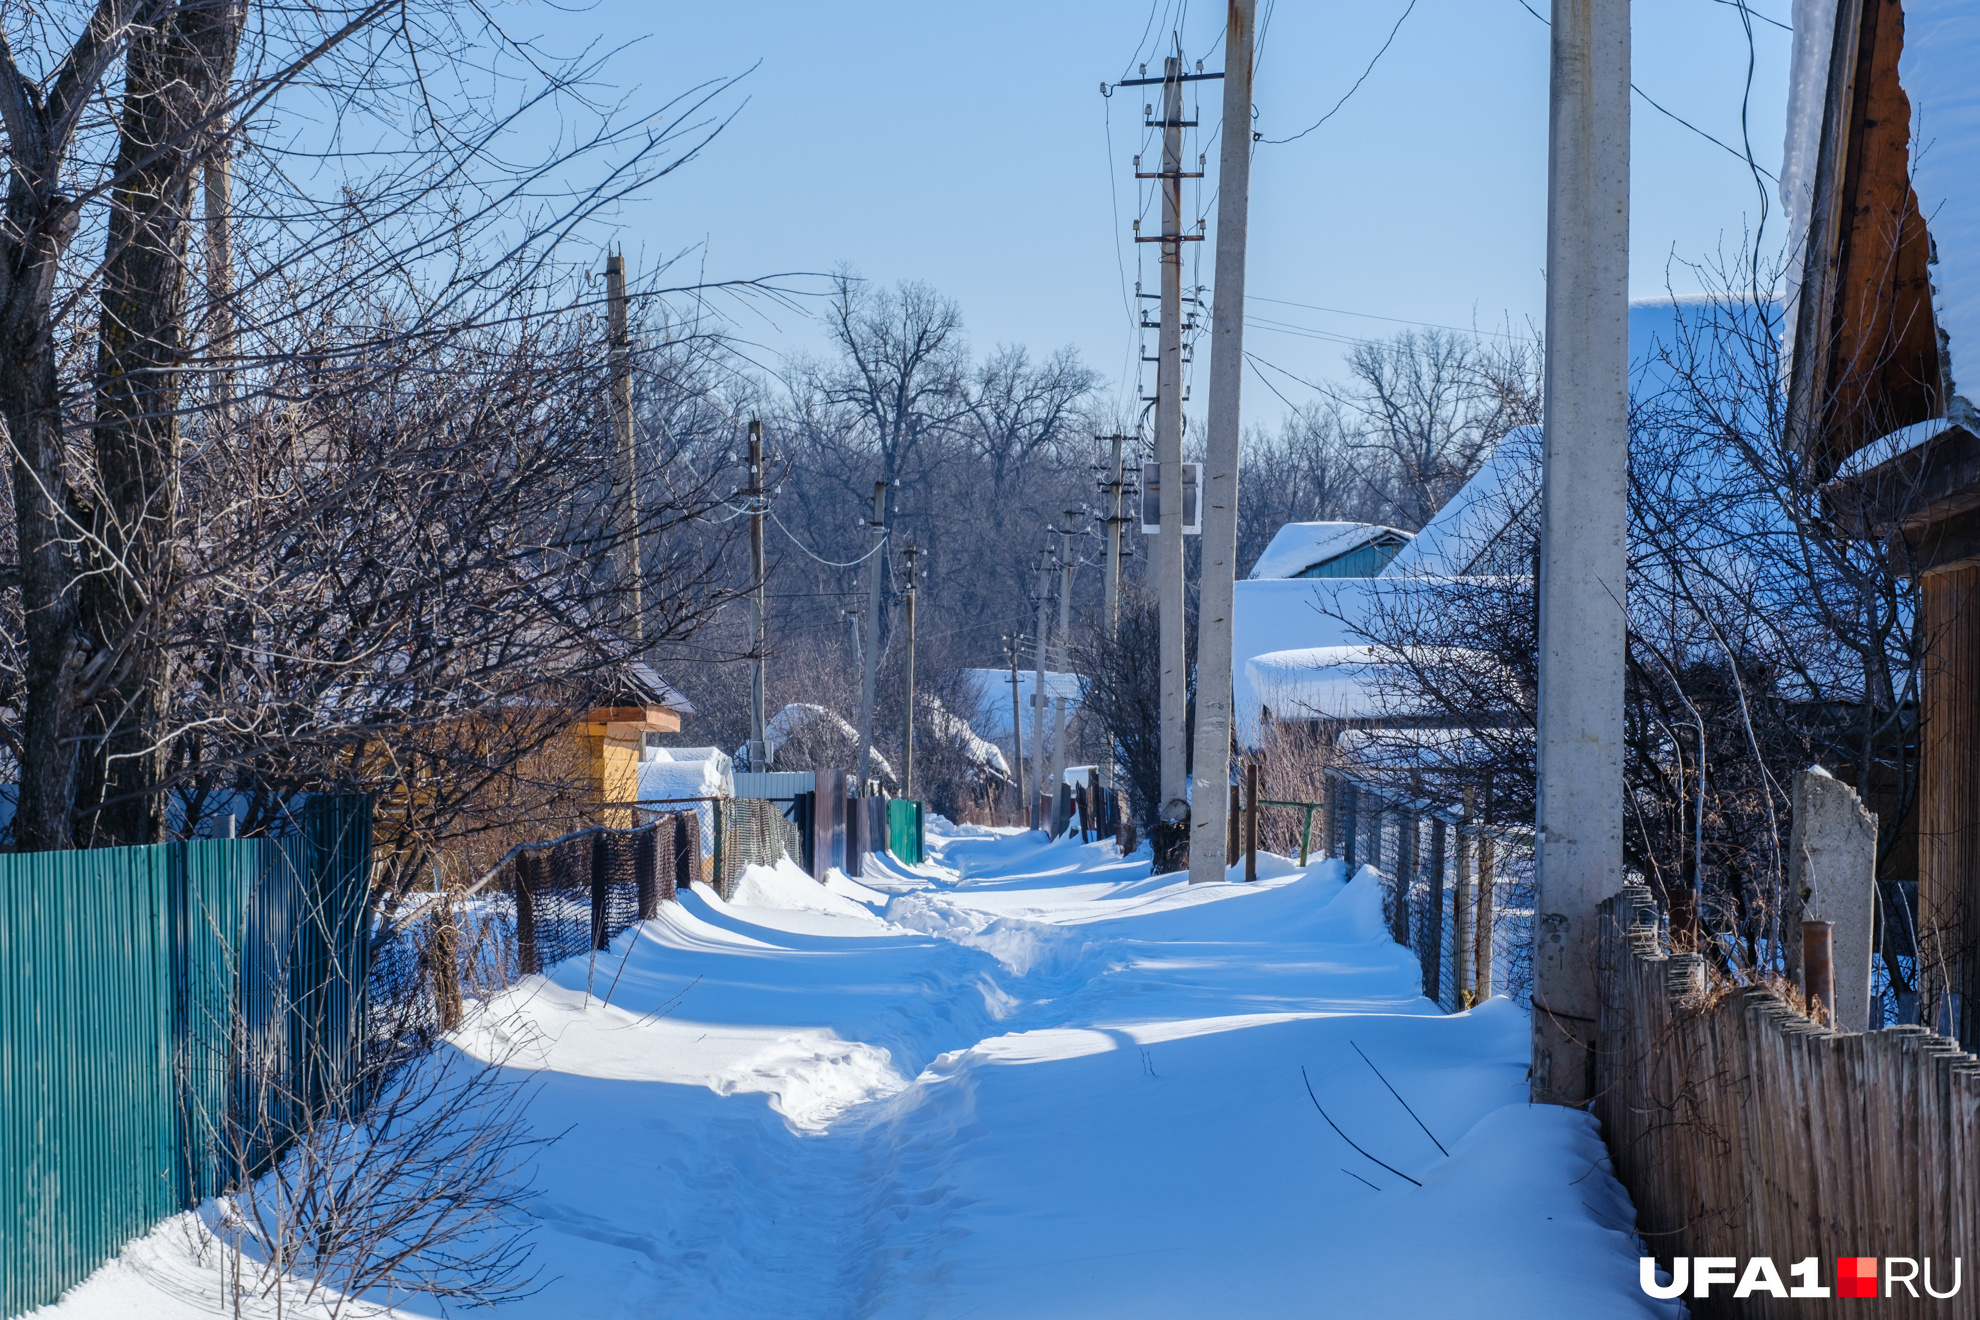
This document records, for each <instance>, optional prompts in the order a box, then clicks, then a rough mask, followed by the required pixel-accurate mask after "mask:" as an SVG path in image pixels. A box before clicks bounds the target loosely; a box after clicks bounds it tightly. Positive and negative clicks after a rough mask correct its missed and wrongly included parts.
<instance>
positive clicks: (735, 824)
mask: <svg viewBox="0 0 1980 1320" xmlns="http://www.w3.org/2000/svg"><path fill="white" fill-rule="evenodd" d="M715 819H716V822H717V825H716V828H717V830H718V831H719V833H718V837H717V842H716V845H715V857H714V862H715V868H714V869H715V891H716V892H717V893H719V894H720V895H721V896H722V900H723V902H727V901H728V900H729V899H731V898H734V897H735V893H736V882H737V881H738V880H740V879H741V878H742V873H743V868H744V867H746V866H775V865H776V864H777V863H778V861H780V860H782V859H784V858H789V859H790V860H791V861H792V862H793V863H795V864H797V865H799V866H802V865H803V864H804V836H803V834H802V833H801V832H800V831H799V829H798V826H797V824H796V822H794V821H792V820H790V819H789V818H788V817H786V816H785V814H784V811H783V809H782V808H781V807H780V806H778V804H777V803H775V802H772V801H771V800H769V799H768V798H733V799H731V800H729V801H727V802H721V803H718V804H717V805H716V812H715Z"/></svg>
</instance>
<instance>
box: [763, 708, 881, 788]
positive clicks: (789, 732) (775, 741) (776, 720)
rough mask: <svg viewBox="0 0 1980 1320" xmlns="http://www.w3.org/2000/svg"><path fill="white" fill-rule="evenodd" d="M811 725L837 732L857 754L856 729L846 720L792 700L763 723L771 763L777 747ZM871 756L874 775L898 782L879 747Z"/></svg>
mask: <svg viewBox="0 0 1980 1320" xmlns="http://www.w3.org/2000/svg"><path fill="white" fill-rule="evenodd" d="M813 724H821V725H823V726H824V727H826V728H828V729H830V730H832V731H833V732H834V733H837V734H838V735H839V736H840V737H842V738H844V739H845V740H846V741H847V742H849V743H851V744H852V745H853V748H854V751H853V754H854V755H855V756H857V755H858V754H859V753H858V748H859V730H858V729H855V728H853V726H852V725H850V724H848V723H846V721H845V720H843V719H841V718H840V717H839V716H838V715H836V714H835V713H833V712H832V711H829V710H827V709H825V707H823V706H817V705H813V704H812V703H811V702H808V701H793V702H792V703H791V704H790V705H788V706H786V707H784V708H783V709H782V710H780V711H778V712H777V713H776V714H775V715H772V716H771V717H770V718H769V719H767V720H765V721H764V722H763V741H764V743H765V744H766V745H767V746H768V749H769V752H770V757H771V764H773V765H774V764H776V755H777V750H778V749H779V748H781V747H782V746H783V745H784V744H785V743H787V742H789V741H790V740H791V739H792V738H795V737H797V735H798V734H799V733H800V732H801V731H802V730H804V729H806V728H808V727H810V726H811V725H813ZM870 754H871V755H872V757H873V771H874V773H875V774H877V775H878V776H879V777H880V778H882V779H885V780H887V781H888V782H889V783H896V782H899V781H898V778H897V776H896V775H895V774H894V766H893V763H892V762H890V761H889V760H888V759H887V758H886V757H884V756H882V755H880V749H879V748H877V747H875V748H872V749H870Z"/></svg>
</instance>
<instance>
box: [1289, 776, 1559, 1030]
mask: <svg viewBox="0 0 1980 1320" xmlns="http://www.w3.org/2000/svg"><path fill="white" fill-rule="evenodd" d="M1322 811H1323V813H1324V815H1325V817H1326V822H1325V825H1324V827H1323V834H1324V837H1325V839H1326V841H1327V844H1326V850H1327V852H1328V853H1329V855H1331V856H1334V857H1338V858H1341V859H1342V860H1343V861H1344V862H1346V864H1347V867H1348V873H1349V874H1350V875H1352V874H1353V873H1354V872H1355V871H1356V870H1357V869H1358V868H1359V867H1361V866H1364V865H1365V866H1372V867H1374V868H1375V870H1376V871H1377V872H1379V873H1380V874H1381V876H1382V881H1383V884H1384V886H1385V891H1384V899H1383V914H1384V916H1385V917H1386V918H1387V921H1388V926H1389V933H1390V935H1391V936H1392V937H1393V938H1394V939H1395V941H1396V943H1398V944H1401V945H1404V946H1405V947H1407V948H1408V949H1410V951H1411V952H1413V953H1414V954H1415V955H1416V957H1417V962H1418V964H1419V965H1420V966H1421V967H1422V969H1423V993H1424V994H1425V995H1426V996H1427V997H1429V998H1431V999H1434V1000H1436V1001H1437V1003H1438V1004H1439V1005H1441V1006H1442V1007H1443V1008H1445V1009H1446V1010H1449V1011H1452V1012H1455V1011H1457V1010H1458V1009H1460V1008H1463V1007H1465V1006H1466V1005H1467V1004H1468V1003H1472V1002H1477V1001H1481V1000H1483V999H1485V998H1486V997H1488V996H1490V995H1494V994H1501V995H1506V996H1509V997H1510V998H1512V999H1514V1000H1516V1001H1518V1002H1519V1003H1521V1004H1528V1003H1530V1002H1531V1001H1532V995H1533V967H1532V960H1533V955H1532V950H1533V841H1532V836H1531V835H1530V834H1529V833H1528V832H1526V831H1523V830H1509V829H1505V828H1501V827H1487V826H1484V825H1482V824H1480V823H1479V822H1477V821H1474V820H1469V819H1466V818H1465V816H1464V815H1463V814H1462V813H1461V812H1457V811H1452V810H1450V809H1448V808H1442V807H1438V806H1436V805H1435V804H1432V803H1429V802H1424V801H1422V800H1419V799H1413V798H1409V797H1405V796H1402V795H1400V794H1396V793H1394V792H1393V791H1392V790H1385V789H1383V788H1380V787H1377V786H1376V785H1373V784H1370V783H1368V782H1366V781H1364V780H1360V779H1357V778H1355V777H1353V776H1351V775H1347V774H1343V773H1341V772H1339V771H1331V772H1329V773H1328V775H1327V792H1326V803H1325V804H1324V806H1323V808H1322Z"/></svg>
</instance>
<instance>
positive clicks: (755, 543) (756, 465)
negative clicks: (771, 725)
mask: <svg viewBox="0 0 1980 1320" xmlns="http://www.w3.org/2000/svg"><path fill="white" fill-rule="evenodd" d="M764 511H765V499H764V491H763V423H762V422H760V421H758V420H756V419H754V418H751V419H750V423H749V572H750V584H751V585H750V589H749V637H750V653H751V655H753V656H754V657H755V658H754V659H753V660H752V661H751V662H750V676H749V768H750V769H751V770H755V771H758V772H761V771H764V770H768V769H769V768H770V753H769V743H768V740H767V739H766V737H765V734H764V719H763V665H764V659H765V656H764V651H765V645H766V629H765V625H764V598H763V578H764V573H765V570H764V562H763V514H764Z"/></svg>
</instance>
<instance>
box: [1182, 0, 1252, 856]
mask: <svg viewBox="0 0 1980 1320" xmlns="http://www.w3.org/2000/svg"><path fill="white" fill-rule="evenodd" d="M1256 5H1257V0H1229V9H1228V14H1229V25H1228V27H1227V28H1226V30H1225V35H1224V124H1225V132H1224V135H1223V144H1222V147H1221V148H1220V150H1219V154H1218V157H1217V274H1216V281H1217V284H1216V292H1215V293H1214V294H1213V295H1212V302H1211V307H1210V412H1209V424H1210V425H1209V430H1210V434H1209V437H1208V444H1207V446H1206V447H1205V450H1204V455H1203V457H1204V462H1203V505H1204V507H1203V566H1202V574H1201V577H1200V578H1199V579H1198V581H1197V597H1196V628H1197V632H1196V753H1195V756H1194V757H1193V758H1192V761H1191V765H1190V778H1191V780H1192V784H1191V788H1192V790H1193V791H1192V792H1191V793H1190V801H1191V804H1192V806H1191V811H1190V824H1189V836H1190V843H1189V879H1190V883H1191V884H1204V883H1207V882H1209V881H1212V880H1222V879H1223V878H1224V868H1223V867H1222V866H1220V865H1218V853H1219V851H1220V849H1219V847H1218V845H1219V844H1220V843H1221V842H1222V840H1223V837H1224V822H1223V821H1221V820H1219V819H1218V817H1219V816H1221V815H1223V814H1224V810H1223V808H1224V795H1223V792H1222V789H1223V786H1224V785H1225V784H1227V783H1229V782H1230V777H1231V732H1232V717H1233V712H1232V709H1231V707H1232V697H1231V678H1232V666H1233V661H1232V657H1231V618H1232V608H1233V605H1234V603H1235V597H1236V594H1237V589H1236V582H1237V502H1238V461H1239V453H1238V451H1239V440H1240V434H1241V432H1240V426H1239V423H1240V417H1239V399H1240V394H1241V391H1242V386H1243V383H1244V251H1245V220H1246V211H1247V209H1248V207H1247V203H1248V201H1249V197H1250V193H1251V133H1250V128H1251V63H1252V39H1253V27H1254V23H1253V19H1254V17H1255V10H1256Z"/></svg>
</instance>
